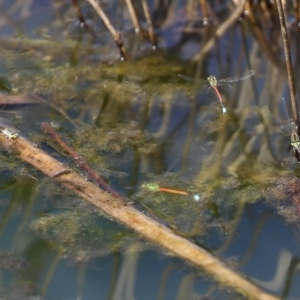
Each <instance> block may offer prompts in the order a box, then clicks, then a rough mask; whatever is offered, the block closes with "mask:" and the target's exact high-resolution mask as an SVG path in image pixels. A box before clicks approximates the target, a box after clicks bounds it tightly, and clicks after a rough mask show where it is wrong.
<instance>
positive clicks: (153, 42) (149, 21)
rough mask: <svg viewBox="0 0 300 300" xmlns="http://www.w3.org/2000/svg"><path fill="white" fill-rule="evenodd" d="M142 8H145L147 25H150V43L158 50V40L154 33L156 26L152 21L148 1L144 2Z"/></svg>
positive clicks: (144, 0) (143, 0)
mask: <svg viewBox="0 0 300 300" xmlns="http://www.w3.org/2000/svg"><path fill="white" fill-rule="evenodd" d="M142 6H143V10H144V14H145V17H146V20H147V25H148V33H149V38H150V41H151V43H152V46H153V49H155V50H156V48H157V38H156V35H155V32H154V26H153V22H152V19H151V15H150V10H149V6H148V3H147V1H146V0H142Z"/></svg>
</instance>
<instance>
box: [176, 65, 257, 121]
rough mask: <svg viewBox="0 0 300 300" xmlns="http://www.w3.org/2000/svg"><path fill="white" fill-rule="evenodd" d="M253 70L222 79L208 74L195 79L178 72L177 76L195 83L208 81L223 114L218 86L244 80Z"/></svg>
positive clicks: (223, 106)
mask: <svg viewBox="0 0 300 300" xmlns="http://www.w3.org/2000/svg"><path fill="white" fill-rule="evenodd" d="M254 73H255V72H254V70H247V71H245V72H243V73H240V74H237V75H234V76H231V77H227V78H223V79H217V77H216V76H212V75H211V76H208V77H207V79H196V78H193V77H190V76H185V75H182V74H178V76H179V77H180V78H182V79H185V80H188V81H192V82H197V83H206V84H207V83H208V84H209V85H210V87H211V88H213V89H214V91H215V93H216V94H217V96H218V99H219V101H220V103H221V106H222V113H223V115H224V114H226V106H225V102H224V101H223V99H222V96H221V93H220V92H219V90H218V86H221V85H224V84H229V83H230V82H235V81H241V80H245V79H247V78H249V77H251V76H252V75H254Z"/></svg>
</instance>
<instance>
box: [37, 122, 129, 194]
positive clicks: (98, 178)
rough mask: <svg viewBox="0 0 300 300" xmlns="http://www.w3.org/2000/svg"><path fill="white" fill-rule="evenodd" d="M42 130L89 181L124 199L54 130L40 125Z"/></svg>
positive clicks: (45, 125) (43, 124)
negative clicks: (49, 135) (69, 157)
mask: <svg viewBox="0 0 300 300" xmlns="http://www.w3.org/2000/svg"><path fill="white" fill-rule="evenodd" d="M42 128H43V129H44V130H45V132H47V133H49V134H51V135H52V137H53V139H54V140H55V141H56V143H57V144H58V145H59V146H60V147H61V148H62V149H63V150H64V151H65V152H66V153H68V154H69V155H70V156H71V157H72V158H73V160H74V161H75V163H76V164H77V165H78V166H79V167H80V168H81V169H83V170H84V171H85V172H86V173H87V174H88V175H89V176H90V178H91V180H93V182H95V183H96V184H97V185H98V186H99V187H101V188H103V189H105V190H106V191H107V192H109V193H110V194H112V195H113V196H115V197H117V198H119V199H123V200H124V198H123V197H122V196H121V195H120V194H118V193H117V192H116V191H115V190H114V189H113V188H112V187H111V186H110V185H109V184H107V183H106V182H105V181H104V180H103V179H102V178H101V176H100V175H99V174H98V173H97V172H96V171H94V170H93V169H92V168H91V167H90V166H89V165H88V163H87V162H86V161H85V160H84V159H83V158H82V157H81V156H80V155H79V154H78V153H77V152H75V151H74V150H73V149H72V148H71V147H70V146H68V145H67V144H66V143H65V142H64V141H63V140H62V139H61V137H60V136H59V135H58V134H57V133H56V132H55V131H54V129H53V128H52V127H51V126H50V125H49V124H47V123H42Z"/></svg>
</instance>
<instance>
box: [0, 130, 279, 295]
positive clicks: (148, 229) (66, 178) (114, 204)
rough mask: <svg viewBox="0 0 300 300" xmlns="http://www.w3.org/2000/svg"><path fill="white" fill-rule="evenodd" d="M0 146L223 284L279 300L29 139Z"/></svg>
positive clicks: (0, 138)
mask: <svg viewBox="0 0 300 300" xmlns="http://www.w3.org/2000/svg"><path fill="white" fill-rule="evenodd" d="M0 145H2V147H4V148H8V147H11V148H13V149H14V150H15V151H16V152H14V153H17V156H18V157H19V158H20V159H21V160H23V161H25V162H27V163H29V164H31V165H32V166H33V167H35V168H36V169H38V170H40V171H41V172H43V173H44V174H46V175H47V176H50V177H51V178H53V179H54V180H55V181H57V182H58V183H60V184H62V185H64V186H65V187H67V188H69V189H70V190H72V191H73V192H74V193H76V194H77V195H78V196H80V197H82V198H83V199H85V200H86V201H88V202H90V203H92V204H93V205H95V206H96V207H98V208H99V209H101V210H102V211H103V212H105V213H106V214H108V215H109V216H110V217H113V218H115V219H116V220H118V221H120V222H122V223H123V224H125V225H127V226H128V227H129V228H131V229H133V230H134V231H136V232H137V233H139V234H140V235H142V236H143V237H144V238H146V239H148V240H150V241H151V242H153V243H155V244H158V245H160V246H162V247H164V248H165V249H167V250H168V251H171V252H172V253H174V254H175V255H178V256H180V257H181V258H182V259H185V260H187V261H188V262H190V263H193V264H194V265H196V266H198V267H201V268H204V269H205V270H206V271H207V272H208V273H209V274H211V275H213V276H214V278H215V279H216V280H218V281H220V282H221V283H223V284H225V285H229V286H231V287H233V288H234V289H236V290H237V291H239V292H240V293H242V294H244V295H247V296H249V297H250V298H252V299H259V300H279V299H278V298H277V297H275V296H272V295H269V294H267V293H265V292H263V291H262V290H261V289H260V288H258V287H257V286H255V285H254V284H253V283H251V282H249V281H248V280H246V279H245V278H243V277H242V276H240V275H238V274H237V273H235V272H234V271H232V270H231V269H229V268H228V267H227V266H225V264H224V262H222V261H220V260H218V259H217V258H216V257H214V256H213V255H212V254H210V253H209V252H207V251H206V250H204V249H202V248H200V247H198V246H196V245H195V244H193V243H192V242H191V241H189V240H187V239H185V238H183V237H180V236H178V235H176V234H175V233H174V232H173V231H172V230H170V229H168V228H166V227H165V226H164V225H162V224H160V223H158V222H156V221H154V220H153V219H151V218H149V217H147V216H145V215H144V214H143V213H141V212H139V211H137V210H136V209H135V208H134V207H132V206H130V205H128V204H127V203H125V202H124V201H122V200H121V199H118V198H116V197H113V196H112V195H110V194H108V193H106V192H104V191H102V190H100V189H99V188H98V187H97V186H95V185H94V184H92V183H91V182H88V181H86V180H85V179H84V178H83V177H82V176H80V175H79V174H77V173H76V172H74V171H73V170H71V169H69V168H68V167H66V166H64V165H63V164H62V163H60V162H59V161H57V160H55V159H54V158H52V157H50V156H49V155H48V154H46V153H45V152H43V151H42V150H40V149H38V148H37V147H36V146H34V145H33V144H32V143H31V142H29V141H28V140H26V139H24V138H21V137H17V138H14V139H8V138H7V136H5V135H4V134H0Z"/></svg>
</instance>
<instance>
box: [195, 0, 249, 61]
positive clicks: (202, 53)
mask: <svg viewBox="0 0 300 300" xmlns="http://www.w3.org/2000/svg"><path fill="white" fill-rule="evenodd" d="M245 3H246V0H241V1H240V4H238V6H237V8H236V9H235V11H234V12H233V13H232V14H231V15H230V17H229V18H228V19H227V20H226V21H225V22H224V23H223V24H222V25H221V26H220V27H219V28H218V29H217V30H216V32H215V33H214V35H213V36H212V37H211V38H210V39H209V40H208V41H207V43H206V44H205V45H203V47H202V48H201V51H200V52H198V53H197V54H196V55H195V56H194V57H193V58H192V60H194V61H201V60H202V59H203V57H204V56H205V55H206V54H207V53H208V52H209V51H210V50H211V48H212V47H213V46H214V45H215V43H216V39H218V38H219V37H221V36H222V35H223V34H224V33H225V32H226V31H227V30H228V29H229V27H230V26H231V25H232V24H233V23H234V22H235V21H236V20H237V19H238V18H239V16H240V15H241V14H242V13H243V10H244V5H245Z"/></svg>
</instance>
